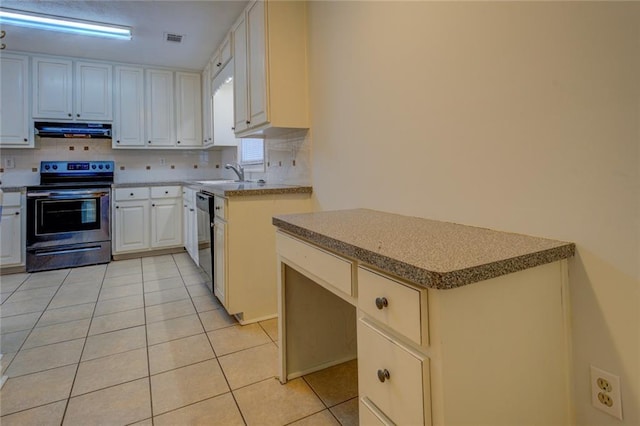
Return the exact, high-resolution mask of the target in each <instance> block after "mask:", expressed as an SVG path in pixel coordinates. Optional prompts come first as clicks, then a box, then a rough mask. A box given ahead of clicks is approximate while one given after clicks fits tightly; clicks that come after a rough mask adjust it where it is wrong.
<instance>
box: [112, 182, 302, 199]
mask: <svg viewBox="0 0 640 426" xmlns="http://www.w3.org/2000/svg"><path fill="white" fill-rule="evenodd" d="M200 182H202V181H181V182H137V183H135V182H133V183H115V184H113V187H114V188H134V187H138V186H172V185H182V186H188V187H190V188H194V189H196V190H198V191H205V192H208V193H210V194H214V195H219V196H221V197H245V196H254V195H269V194H310V193H311V192H312V190H313V189H312V187H310V186H300V185H282V184H273V183H266V184H261V183H258V182H229V181H228V180H224V179H221V180H220V183H216V184H211V185H205V184H202V183H200ZM212 182H213V181H212Z"/></svg>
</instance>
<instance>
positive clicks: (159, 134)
mask: <svg viewBox="0 0 640 426" xmlns="http://www.w3.org/2000/svg"><path fill="white" fill-rule="evenodd" d="M145 79H146V82H145V85H146V96H145V97H146V112H147V113H146V117H145V118H146V128H147V145H150V146H173V145H175V128H174V121H175V118H174V114H173V103H174V97H173V72H172V71H165V70H156V69H148V70H146V72H145Z"/></svg>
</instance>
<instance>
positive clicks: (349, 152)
mask: <svg viewBox="0 0 640 426" xmlns="http://www.w3.org/2000/svg"><path fill="white" fill-rule="evenodd" d="M309 25H310V56H309V66H310V73H311V75H310V83H311V110H312V129H313V130H312V145H313V159H312V170H313V172H312V173H313V175H312V177H313V186H314V192H315V201H316V207H317V208H318V209H323V210H331V209H342V208H352V207H368V208H374V209H379V210H386V211H393V212H398V213H402V214H408V215H415V216H421V217H428V218H433V219H440V220H447V221H453V222H459V223H465V224H470V225H478V226H485V227H490V228H494V229H500V230H506V231H515V232H522V233H527V234H532V235H537V236H545V237H550V238H556V239H563V240H569V241H574V242H575V243H576V244H577V246H578V254H577V256H576V257H575V258H574V259H572V260H571V261H570V286H571V292H572V303H573V314H572V318H573V327H574V328H573V350H574V357H573V359H574V371H573V373H574V385H575V386H574V388H575V389H574V391H575V406H576V415H577V422H578V424H580V425H608V424H611V425H618V424H625V425H637V424H640V413H639V411H640V402H639V401H640V349H639V340H640V316H639V313H638V312H639V311H640V296H639V295H640V267H639V264H640V247H639V244H640V243H639V239H640V175H639V173H640V172H639V169H640V152H639V144H640V142H639V141H640V130H639V124H638V123H639V118H640V111H639V100H640V33H639V31H640V30H639V28H640V4H639V3H612V2H605V3H574V2H570V3H516V2H512V3H503V2H500V3H482V2H478V3H452V2H450V3H435V2H312V3H311V5H310V8H309ZM540 315H544V312H541V313H540ZM589 364H594V365H596V366H598V367H600V368H602V369H604V370H607V371H610V372H613V373H615V374H618V375H620V376H621V380H622V393H623V410H624V416H625V419H624V422H623V423H620V422H618V421H617V420H615V419H614V418H613V417H609V416H607V415H606V414H603V413H601V412H599V411H597V410H595V409H594V408H592V407H591V402H590V394H589V381H588V380H589V377H588V375H589ZM541 409H544V408H543V407H541Z"/></svg>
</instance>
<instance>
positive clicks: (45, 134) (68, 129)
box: [35, 121, 111, 139]
mask: <svg viewBox="0 0 640 426" xmlns="http://www.w3.org/2000/svg"><path fill="white" fill-rule="evenodd" d="M35 128H36V136H40V137H41V138H93V139H111V124H108V123H107V124H103V123H54V122H49V121H36V122H35Z"/></svg>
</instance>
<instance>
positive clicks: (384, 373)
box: [378, 368, 391, 383]
mask: <svg viewBox="0 0 640 426" xmlns="http://www.w3.org/2000/svg"><path fill="white" fill-rule="evenodd" d="M390 376H391V375H390V374H389V370H387V369H386V368H385V369H384V370H378V380H380V382H382V383H384V382H385V380H389V377H390Z"/></svg>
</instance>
